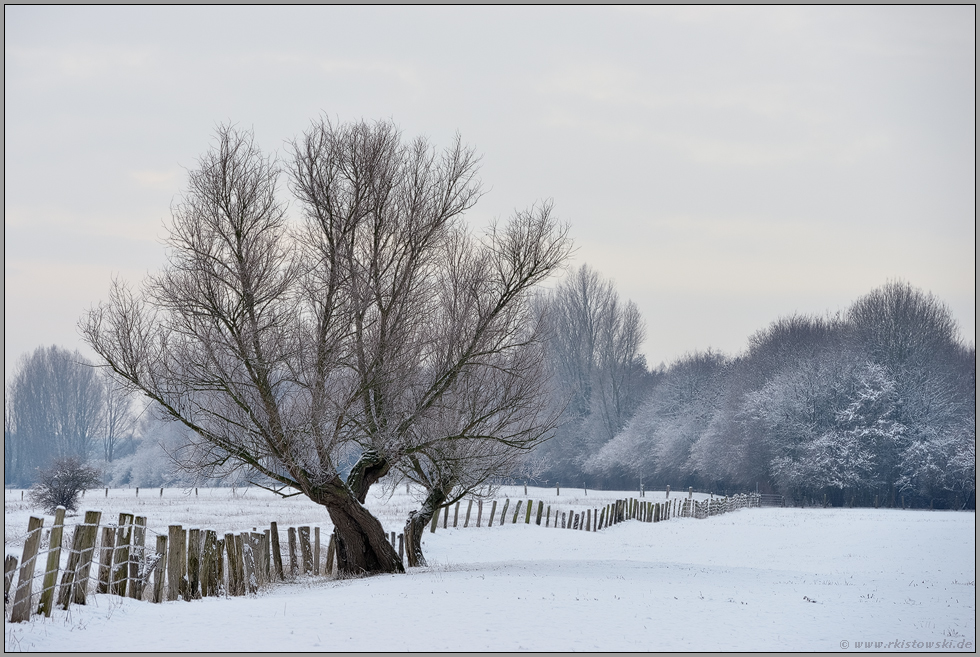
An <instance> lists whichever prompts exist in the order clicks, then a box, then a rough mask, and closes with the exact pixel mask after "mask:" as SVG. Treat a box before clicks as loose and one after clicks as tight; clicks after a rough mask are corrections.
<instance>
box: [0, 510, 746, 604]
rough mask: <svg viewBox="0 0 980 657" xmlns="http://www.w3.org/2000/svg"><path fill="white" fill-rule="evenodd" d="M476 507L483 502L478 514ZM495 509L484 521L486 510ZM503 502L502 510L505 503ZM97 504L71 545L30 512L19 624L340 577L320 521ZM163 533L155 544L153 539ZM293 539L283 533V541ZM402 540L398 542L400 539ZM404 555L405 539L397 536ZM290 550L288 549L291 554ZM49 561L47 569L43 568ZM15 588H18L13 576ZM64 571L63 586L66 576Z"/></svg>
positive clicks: (525, 514) (585, 513)
mask: <svg viewBox="0 0 980 657" xmlns="http://www.w3.org/2000/svg"><path fill="white" fill-rule="evenodd" d="M759 503H760V496H759V495H758V494H756V493H750V494H745V495H734V496H731V497H717V498H716V497H714V496H712V497H711V498H710V499H707V500H701V501H698V500H695V499H694V498H693V495H692V494H691V492H689V493H688V497H687V498H682V499H678V498H675V499H673V500H665V501H663V502H647V501H645V500H643V499H636V498H626V499H621V500H616V501H614V502H610V503H609V504H606V505H604V506H602V507H593V508H591V509H585V510H578V511H576V510H575V509H567V510H560V509H558V508H555V509H554V510H552V507H551V505H550V504H548V505H545V503H544V501H542V500H538V501H537V503H536V504H535V501H534V500H530V499H529V500H526V502H525V500H522V499H519V500H517V501H516V502H515V504H514V506H513V508H512V507H511V501H510V499H509V498H507V499H505V500H504V501H503V504H502V505H498V501H497V500H492V501H484V500H469V501H468V502H467V505H466V512H465V515H464V516H463V517H462V519H461V518H460V503H459V502H457V503H456V505H455V508H454V509H453V511H452V516H453V518H452V526H453V527H459V524H460V520H462V526H463V527H464V528H467V527H470V525H471V520H472V521H473V522H472V524H473V526H475V527H481V526H486V527H493V526H495V525H496V526H500V525H504V524H508V523H510V524H525V525H530V524H531V522H532V518H533V520H534V524H535V525H538V526H541V525H542V524H543V526H544V527H547V528H555V529H558V528H561V529H573V530H579V531H587V532H588V531H592V532H597V531H600V530H602V529H606V528H608V527H610V526H611V525H615V524H618V523H621V522H624V521H627V520H636V521H639V522H650V523H656V522H663V521H666V520H670V519H671V518H678V517H680V518H699V519H700V518H708V517H710V516H715V515H719V514H722V513H728V512H729V511H735V510H738V509H742V508H746V507H758V506H759ZM474 506H475V507H476V509H475V511H476V513H475V516H474V513H473V512H474ZM487 506H489V507H490V508H489V512H488V513H487V515H486V521H485V522H484V508H485V507H487ZM498 506H500V513H499V514H498V513H497V508H498ZM449 515H450V507H449V506H446V507H445V508H444V509H443V511H442V513H441V514H439V513H436V514H435V515H433V516H432V522H431V524H430V531H431V532H433V533H434V532H435V531H436V529H437V528H438V526H439V524H440V521H441V524H442V526H443V528H444V529H445V528H448V527H449ZM101 516H102V514H101V512H99V511H86V512H85V516H84V520H83V521H82V522H81V523H78V524H77V525H75V526H74V530H73V532H72V537H71V541H70V544H66V545H63V541H62V539H63V537H64V530H65V524H64V520H65V509H64V508H63V507H59V508H58V509H57V511H56V512H55V518H54V526H53V527H52V528H51V531H50V532H48V533H47V534H45V532H44V531H43V530H44V519H43V518H38V517H33V516H32V517H31V518H30V520H29V522H28V527H27V536H26V539H25V541H24V551H23V556H22V558H21V560H20V570H19V572H17V565H18V561H17V558H16V557H14V556H8V557H6V558H5V559H4V588H3V591H4V606H5V607H6V604H7V603H8V602H9V601H10V590H11V588H13V590H14V593H13V606H12V608H11V613H10V620H11V622H22V621H26V620H29V618H30V616H31V615H32V614H44V615H45V616H51V613H52V611H53V609H54V607H55V606H58V607H60V608H62V609H65V610H67V609H68V608H69V606H70V605H72V604H85V603H86V599H87V596H88V595H89V594H90V593H92V592H95V593H102V594H104V593H108V594H112V595H118V596H122V597H129V598H135V599H141V600H147V601H150V602H163V601H164V600H168V601H172V600H187V601H190V600H195V599H199V598H202V597H208V596H219V595H232V596H241V595H246V594H254V593H256V592H257V591H258V590H259V589H260V588H262V587H264V586H267V585H269V584H271V583H274V582H277V581H283V580H286V579H291V578H294V577H297V576H299V575H321V574H322V575H333V572H334V567H335V561H336V559H335V546H334V537H333V536H332V535H331V536H330V537H329V541H328V543H327V549H326V560H325V562H324V561H323V560H321V534H320V527H310V526H302V527H288V528H287V529H286V530H285V532H282V531H281V530H280V529H279V527H278V525H277V523H275V522H273V523H271V524H270V526H269V529H264V530H262V531H258V530H257V529H256V528H253V529H252V531H251V532H240V533H237V534H235V533H226V534H224V535H223V536H219V535H218V533H217V532H216V531H215V530H212V529H198V528H188V529H185V528H184V527H183V526H181V525H170V526H169V527H168V530H167V533H166V534H162V533H156V532H153V531H152V530H149V529H148V528H147V525H146V518H144V517H141V516H134V515H133V514H131V513H121V514H119V520H118V522H117V523H114V524H107V525H105V526H101V529H102V531H101V533H100V532H99V528H100V522H101V520H102V518H101ZM153 537H155V540H154V544H153V545H147V539H148V538H153ZM283 539H285V540H283ZM396 539H397V540H396ZM390 541H391V545H392V547H395V546H396V543H397V549H398V553H399V556H400V557H401V558H402V559H404V549H405V543H404V536H403V535H398V536H397V537H396V534H395V532H391V533H390ZM284 549H285V553H284ZM39 560H40V561H43V564H44V565H43V567H42V569H38V568H37V567H36V566H37V564H38V562H39ZM15 574H16V575H17V586H16V587H12V583H13V580H14V575H15ZM59 574H60V576H61V581H60V585H59V583H58V577H59Z"/></svg>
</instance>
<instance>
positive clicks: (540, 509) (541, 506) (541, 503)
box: [534, 500, 544, 526]
mask: <svg viewBox="0 0 980 657" xmlns="http://www.w3.org/2000/svg"><path fill="white" fill-rule="evenodd" d="M542 513H544V500H538V516H537V518H535V520H534V524H536V525H538V526H540V525H541V514H542Z"/></svg>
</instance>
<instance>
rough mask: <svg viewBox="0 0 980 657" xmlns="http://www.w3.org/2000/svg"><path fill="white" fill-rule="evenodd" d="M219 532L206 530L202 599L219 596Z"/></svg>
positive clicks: (202, 565) (202, 564)
mask: <svg viewBox="0 0 980 657" xmlns="http://www.w3.org/2000/svg"><path fill="white" fill-rule="evenodd" d="M217 562H218V532H216V531H215V530H213V529H205V530H204V540H203V545H202V546H201V597H202V598H203V597H208V596H213V595H217V594H218V563H217Z"/></svg>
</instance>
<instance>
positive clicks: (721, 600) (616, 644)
mask: <svg viewBox="0 0 980 657" xmlns="http://www.w3.org/2000/svg"><path fill="white" fill-rule="evenodd" d="M637 495H638V494H637V493H635V492H623V491H593V490H589V491H587V492H586V491H583V490H582V489H562V490H561V491H560V494H558V493H557V491H556V490H555V489H540V488H530V487H529V488H528V491H527V495H525V494H524V489H523V487H509V488H504V489H502V490H501V491H500V492H499V493H498V495H497V498H496V499H498V500H503V499H504V498H505V497H509V498H510V499H511V500H512V504H513V503H514V502H516V500H518V499H524V500H526V499H533V500H535V502H537V501H538V500H543V501H544V502H545V504H547V505H551V507H552V509H553V510H554V509H558V510H559V511H575V512H580V511H584V510H586V509H587V508H595V507H601V506H602V505H603V504H606V503H608V502H610V501H612V500H615V499H621V498H624V497H637ZM675 496H676V493H674V494H673V495H672V498H673V497H675ZM685 496H686V495H685ZM664 497H665V494H664V492H647V493H646V496H645V498H644V500H645V501H663V500H664ZM696 497H699V498H704V497H707V495H697V494H696ZM416 505H417V503H416V501H415V499H414V498H413V497H412V495H410V494H407V493H406V491H405V489H404V488H401V489H399V490H396V491H391V490H389V491H386V492H385V493H382V492H381V491H378V492H377V494H372V496H370V497H369V500H368V506H369V507H370V508H371V510H372V512H374V513H375V514H376V515H377V517H379V519H381V521H382V523H383V524H384V526H385V529H386V530H388V531H396V532H400V531H401V528H402V526H403V524H404V519H405V517H406V515H407V513H408V511H410V510H411V509H413V508H416ZM4 507H5V513H4V547H5V552H6V554H8V555H9V554H13V555H15V556H17V557H18V558H19V557H20V552H21V550H22V547H23V540H24V534H25V531H26V527H27V521H28V518H29V516H31V515H38V512H37V511H36V510H35V509H32V508H30V507H29V506H28V505H27V503H26V502H21V500H20V491H17V490H7V491H5V504H4ZM463 507H464V509H465V504H464V505H463ZM87 509H92V510H100V511H102V512H103V518H104V522H107V521H110V522H111V520H112V519H113V518H114V517H115V516H116V515H118V513H119V512H123V511H125V512H131V513H135V514H137V515H144V516H146V518H147V522H148V540H147V544H148V545H152V540H150V538H149V537H150V536H152V535H153V532H166V528H167V525H169V524H177V523H179V524H182V525H184V527H185V528H187V527H200V528H202V529H203V528H208V529H215V530H217V531H218V532H219V534H220V533H222V532H226V531H229V532H230V531H245V530H250V529H251V528H252V527H258V528H260V529H261V528H263V527H266V528H267V527H268V526H269V523H270V522H272V521H275V522H277V523H278V525H279V527H280V528H285V527H287V526H296V525H300V524H307V525H312V526H319V527H320V528H321V533H322V535H323V536H327V535H329V533H330V531H331V530H332V528H331V526H330V524H329V518H328V517H327V515H326V513H325V512H324V511H323V510H322V509H321V508H320V507H317V506H316V505H314V504H312V503H311V502H309V501H308V500H306V499H305V498H302V497H294V498H289V499H279V498H277V497H275V496H274V495H272V494H271V493H269V492H267V491H263V490H260V489H256V488H248V489H242V488H238V489H231V488H218V489H199V490H198V491H197V494H196V495H195V491H194V489H166V490H164V491H163V495H162V496H161V495H160V490H159V489H147V490H141V491H140V494H139V497H137V496H136V492H135V490H134V489H111V490H110V491H109V494H108V496H107V497H106V496H105V494H104V491H89V492H88V494H87V496H86V498H84V499H83V500H82V504H81V507H80V511H79V514H78V516H75V517H69V518H68V519H67V523H66V524H68V525H69V526H70V525H71V524H74V523H77V522H78V521H79V519H80V516H81V512H82V511H84V510H87ZM474 514H475V510H474ZM105 519H108V520H105ZM52 521H53V518H52V517H51V516H45V527H50V526H51V523H52ZM449 524H450V527H449V528H448V529H443V527H442V523H441V522H440V524H439V528H438V529H437V531H436V532H435V533H430V532H429V530H428V529H427V530H426V532H425V534H424V548H425V553H426V557H427V558H428V561H429V566H427V567H424V568H413V569H409V572H408V573H407V574H405V575H382V576H375V577H369V578H362V579H346V580H337V579H332V578H329V577H325V576H319V577H317V576H300V577H297V578H295V579H293V580H291V581H288V582H285V583H279V584H276V585H273V586H270V587H268V588H264V589H261V590H260V591H259V593H258V594H257V595H252V596H246V597H240V598H229V597H220V598H205V599H201V600H195V601H191V602H184V601H175V602H164V603H161V604H152V603H149V602H146V601H141V600H140V601H138V600H132V599H125V598H120V597H117V596H112V595H108V594H102V595H100V594H95V595H90V596H89V601H88V604H87V605H85V606H78V605H75V606H72V607H71V608H70V610H69V611H68V612H65V611H63V610H60V609H56V610H55V611H54V613H53V616H52V617H51V618H50V619H48V618H44V617H43V616H32V617H31V620H30V621H29V622H26V623H10V622H9V617H10V610H9V605H8V608H7V614H6V617H5V627H4V649H5V651H99V652H105V651H120V652H121V651H164V650H168V651H276V652H281V651H368V650H370V651H423V650H428V651H461V650H464V651H490V650H506V651H515V650H538V651H552V650H560V651H573V650H574V651H632V650H637V651H638V650H644V651H646V650H682V651H683V650H766V651H771V650H805V651H813V650H820V651H825V650H837V651H845V652H854V651H864V650H866V649H871V650H896V649H897V650H937V649H938V650H943V649H946V650H954V651H955V650H962V651H970V652H973V651H975V649H976V565H975V563H976V562H975V552H976V520H975V514H974V513H972V512H946V511H912V510H900V509H840V508H833V509H821V508H807V509H799V508H761V509H742V510H740V511H735V512H732V513H728V514H725V515H721V516H714V517H710V518H706V519H702V520H695V519H689V518H672V519H670V520H669V521H667V522H661V523H657V524H653V523H641V522H637V521H627V522H623V523H621V524H619V525H615V526H612V527H610V528H606V529H602V530H600V531H598V532H584V531H569V530H563V529H555V528H554V527H553V526H552V527H548V528H545V527H544V523H542V526H537V525H535V524H534V522H533V520H532V523H531V524H530V525H525V524H516V525H515V524H510V523H509V522H508V524H506V525H504V526H494V527H492V528H487V527H486V524H485V522H484V524H483V526H482V527H480V528H476V527H475V526H474V525H475V518H474V519H471V522H470V526H469V527H467V528H465V529H464V528H462V524H463V522H462V518H460V522H459V525H460V527H458V528H456V529H453V528H452V527H451V525H452V514H450V518H449ZM66 533H67V532H66Z"/></svg>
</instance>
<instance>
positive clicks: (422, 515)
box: [405, 489, 446, 568]
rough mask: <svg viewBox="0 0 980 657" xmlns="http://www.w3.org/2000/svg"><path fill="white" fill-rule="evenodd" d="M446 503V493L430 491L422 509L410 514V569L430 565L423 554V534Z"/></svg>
mask: <svg viewBox="0 0 980 657" xmlns="http://www.w3.org/2000/svg"><path fill="white" fill-rule="evenodd" d="M445 501H446V493H445V491H442V490H440V489H434V490H430V491H429V495H428V496H427V497H426V498H425V502H424V503H423V504H422V508H421V509H419V510H418V511H412V512H411V513H410V514H408V521H407V522H406V523H405V555H406V557H407V560H408V565H409V567H412V568H416V567H419V566H426V565H428V564H427V563H426V561H425V555H423V554H422V532H423V531H424V530H425V528H426V526H427V525H428V524H429V521H430V520H432V516H433V515H435V514H436V513H438V512H439V507H441V506H442V503H443V502H445Z"/></svg>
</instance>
